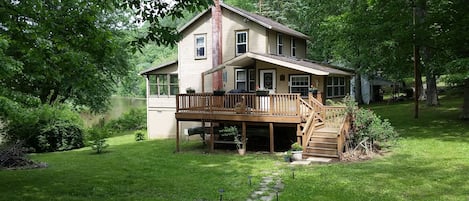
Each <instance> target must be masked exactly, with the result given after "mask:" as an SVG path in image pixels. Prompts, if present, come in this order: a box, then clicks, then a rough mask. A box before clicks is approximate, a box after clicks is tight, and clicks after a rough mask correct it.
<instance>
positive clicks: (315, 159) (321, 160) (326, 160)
mask: <svg viewBox="0 0 469 201" xmlns="http://www.w3.org/2000/svg"><path fill="white" fill-rule="evenodd" d="M306 161H311V162H314V163H330V162H331V161H332V159H330V158H321V157H309V158H308V159H306Z"/></svg>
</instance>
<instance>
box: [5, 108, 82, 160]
mask: <svg viewBox="0 0 469 201" xmlns="http://www.w3.org/2000/svg"><path fill="white" fill-rule="evenodd" d="M10 109H11V108H10ZM13 109H14V110H15V112H11V111H10V112H9V115H8V116H7V117H6V118H5V119H6V125H4V127H3V128H2V131H3V135H4V138H5V139H6V140H7V141H10V142H15V141H18V140H20V141H24V142H25V144H24V146H25V148H28V150H29V151H30V152H53V151H63V150H70V149H76V148H81V147H83V146H84V143H83V122H82V120H81V118H80V116H79V115H78V114H77V113H76V112H75V111H72V110H71V109H70V108H69V107H68V106H66V105H52V106H51V105H40V106H39V107H37V108H22V107H13Z"/></svg>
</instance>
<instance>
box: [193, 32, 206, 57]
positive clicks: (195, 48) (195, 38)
mask: <svg viewBox="0 0 469 201" xmlns="http://www.w3.org/2000/svg"><path fill="white" fill-rule="evenodd" d="M200 37H202V38H203V39H204V45H203V48H204V55H203V56H197V53H198V51H197V50H198V49H199V46H197V39H198V38H200ZM194 58H195V59H206V58H207V34H195V35H194Z"/></svg>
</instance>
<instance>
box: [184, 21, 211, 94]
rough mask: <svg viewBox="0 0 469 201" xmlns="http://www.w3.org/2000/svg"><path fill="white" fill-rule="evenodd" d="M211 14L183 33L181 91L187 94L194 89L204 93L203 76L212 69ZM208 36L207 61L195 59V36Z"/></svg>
mask: <svg viewBox="0 0 469 201" xmlns="http://www.w3.org/2000/svg"><path fill="white" fill-rule="evenodd" d="M210 16H211V15H210V12H208V13H207V14H205V15H204V16H202V17H200V18H199V19H198V20H197V21H195V22H194V24H192V25H191V26H189V27H188V28H187V29H185V30H184V32H183V33H182V37H183V38H182V40H181V41H179V43H178V62H179V69H178V72H179V91H180V92H185V90H186V88H188V87H192V88H193V89H195V91H196V92H201V91H202V82H201V79H202V77H201V75H202V73H203V72H205V71H207V70H209V69H210V68H212V52H211V49H212V39H211V38H212V23H211V18H210ZM196 34H206V39H205V40H206V41H205V42H206V47H207V50H206V59H195V38H194V37H195V35H196Z"/></svg>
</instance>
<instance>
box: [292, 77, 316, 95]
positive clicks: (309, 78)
mask: <svg viewBox="0 0 469 201" xmlns="http://www.w3.org/2000/svg"><path fill="white" fill-rule="evenodd" d="M294 77H307V78H308V84H306V85H299V86H293V82H292V78H294ZM288 85H289V90H290V92H292V88H293V87H304V88H307V89H308V90H309V86H311V76H309V75H290V79H289V80H288Z"/></svg>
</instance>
